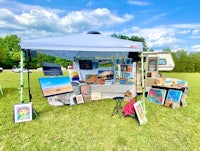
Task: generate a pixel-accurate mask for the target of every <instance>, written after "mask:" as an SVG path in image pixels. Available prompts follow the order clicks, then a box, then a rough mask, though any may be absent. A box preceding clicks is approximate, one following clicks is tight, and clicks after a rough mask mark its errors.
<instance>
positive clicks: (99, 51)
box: [20, 33, 143, 60]
mask: <svg viewBox="0 0 200 151" xmlns="http://www.w3.org/2000/svg"><path fill="white" fill-rule="evenodd" d="M20 46H21V49H30V50H31V51H37V52H38V53H42V54H48V55H51V56H55V57H61V58H65V59H71V60H73V59H74V57H108V56H110V57H114V56H115V57H116V56H120V55H122V54H123V55H127V54H128V52H142V50H143V43H142V42H135V41H130V40H123V39H118V38H114V37H108V36H104V35H102V34H97V33H92V34H74V35H67V36H60V37H49V38H42V39H34V40H22V41H21V43H20Z"/></svg>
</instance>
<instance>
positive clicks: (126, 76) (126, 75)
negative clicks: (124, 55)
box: [123, 72, 131, 78]
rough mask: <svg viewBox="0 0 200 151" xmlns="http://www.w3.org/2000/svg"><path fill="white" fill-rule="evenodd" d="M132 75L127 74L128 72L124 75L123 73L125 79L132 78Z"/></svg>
mask: <svg viewBox="0 0 200 151" xmlns="http://www.w3.org/2000/svg"><path fill="white" fill-rule="evenodd" d="M130 75H131V74H130V73H127V72H124V73H123V77H124V78H130Z"/></svg>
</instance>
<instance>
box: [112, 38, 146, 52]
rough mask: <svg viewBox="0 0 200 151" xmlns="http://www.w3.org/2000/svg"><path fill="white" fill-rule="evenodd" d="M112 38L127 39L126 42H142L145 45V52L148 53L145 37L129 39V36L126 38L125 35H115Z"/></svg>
mask: <svg viewBox="0 0 200 151" xmlns="http://www.w3.org/2000/svg"><path fill="white" fill-rule="evenodd" d="M112 37H116V38H119V39H126V40H132V41H138V42H142V43H143V51H147V49H148V48H147V45H146V42H145V39H144V38H143V37H138V36H131V37H128V36H125V35H116V34H113V35H112Z"/></svg>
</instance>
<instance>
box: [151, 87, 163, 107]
mask: <svg viewBox="0 0 200 151" xmlns="http://www.w3.org/2000/svg"><path fill="white" fill-rule="evenodd" d="M166 92H167V91H166V90H165V89H158V88H150V89H149V91H148V94H147V101H148V102H153V103H156V104H160V105H163V104H164V101H165V96H166Z"/></svg>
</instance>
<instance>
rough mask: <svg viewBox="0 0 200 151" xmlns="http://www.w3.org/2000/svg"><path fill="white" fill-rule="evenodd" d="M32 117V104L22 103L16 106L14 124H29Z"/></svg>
mask: <svg viewBox="0 0 200 151" xmlns="http://www.w3.org/2000/svg"><path fill="white" fill-rule="evenodd" d="M32 118H33V116H32V103H22V104H15V105H14V122H15V123H20V122H28V121H31V120H32Z"/></svg>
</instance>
